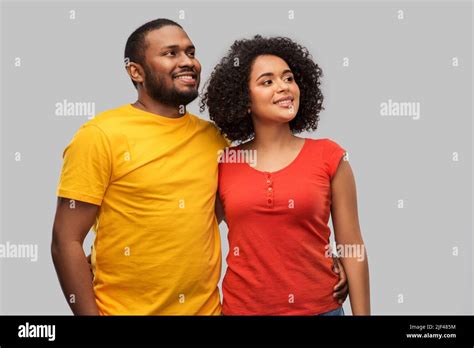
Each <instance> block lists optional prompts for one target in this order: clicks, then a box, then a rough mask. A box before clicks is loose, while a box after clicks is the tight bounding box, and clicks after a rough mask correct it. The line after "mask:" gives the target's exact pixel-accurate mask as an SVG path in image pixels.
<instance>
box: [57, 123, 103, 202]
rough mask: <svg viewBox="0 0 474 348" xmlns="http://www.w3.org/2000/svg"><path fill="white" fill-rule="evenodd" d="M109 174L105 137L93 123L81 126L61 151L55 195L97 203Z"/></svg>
mask: <svg viewBox="0 0 474 348" xmlns="http://www.w3.org/2000/svg"><path fill="white" fill-rule="evenodd" d="M111 174H112V156H111V149H110V144H109V141H108V139H107V136H106V135H105V134H104V132H103V131H102V130H101V129H100V128H99V127H97V126H95V125H84V126H82V127H81V128H80V129H79V130H78V131H77V133H76V134H75V136H74V138H73V139H72V141H71V142H70V143H69V145H68V146H67V147H66V149H65V150H64V154H63V167H62V170H61V175H60V179H59V185H58V189H57V195H58V196H59V197H64V198H70V199H75V200H78V201H83V202H86V203H91V204H95V205H101V203H102V200H103V198H104V195H105V192H106V190H107V187H108V185H109V182H110V177H111Z"/></svg>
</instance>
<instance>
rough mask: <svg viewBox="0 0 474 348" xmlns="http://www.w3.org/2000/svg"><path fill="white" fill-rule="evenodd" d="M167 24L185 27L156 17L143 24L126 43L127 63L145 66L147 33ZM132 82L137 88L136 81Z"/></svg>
mask: <svg viewBox="0 0 474 348" xmlns="http://www.w3.org/2000/svg"><path fill="white" fill-rule="evenodd" d="M167 25H174V26H177V27H179V28H181V29H183V27H182V26H181V25H179V24H178V23H176V22H174V21H172V20H170V19H166V18H158V19H155V20H153V21H151V22H148V23H145V24H143V25H142V26H141V27H139V28H138V29H136V30H135V31H134V32H133V33H132V34H131V35H130V36H129V37H128V40H127V44H126V45H125V57H124V59H125V63H126V64H127V62H134V63H137V64H140V65H142V66H144V63H145V50H146V48H147V46H146V40H145V37H146V35H147V34H148V33H149V32H150V31H153V30H157V29H160V28H162V27H164V26H167ZM132 82H133V85H134V86H135V88H137V84H136V82H135V81H133V80H132Z"/></svg>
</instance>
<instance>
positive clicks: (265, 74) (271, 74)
mask: <svg viewBox="0 0 474 348" xmlns="http://www.w3.org/2000/svg"><path fill="white" fill-rule="evenodd" d="M264 76H273V73H271V72H266V73H263V74H262V75H260V76H259V77H257V78H256V80H255V81H258V80H259V79H260V78H261V77H264Z"/></svg>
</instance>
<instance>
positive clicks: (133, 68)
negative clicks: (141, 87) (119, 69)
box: [125, 62, 145, 84]
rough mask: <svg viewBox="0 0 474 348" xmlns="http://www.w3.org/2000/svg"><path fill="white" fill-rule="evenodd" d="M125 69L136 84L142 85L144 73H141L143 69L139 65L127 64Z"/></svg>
mask: <svg viewBox="0 0 474 348" xmlns="http://www.w3.org/2000/svg"><path fill="white" fill-rule="evenodd" d="M125 69H127V73H128V76H130V78H131V79H132V80H133V81H135V82H136V83H137V84H139V83H143V81H144V76H145V73H144V71H143V68H142V66H141V65H140V64H137V63H134V62H129V63H128V64H127V65H126V66H125Z"/></svg>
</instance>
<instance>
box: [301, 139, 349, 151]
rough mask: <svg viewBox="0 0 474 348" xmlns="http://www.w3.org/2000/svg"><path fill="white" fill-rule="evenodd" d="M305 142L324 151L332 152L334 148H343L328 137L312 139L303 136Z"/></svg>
mask: <svg viewBox="0 0 474 348" xmlns="http://www.w3.org/2000/svg"><path fill="white" fill-rule="evenodd" d="M305 139H306V141H307V142H309V144H310V147H312V148H313V149H318V150H320V151H323V152H324V153H332V152H334V151H336V150H344V148H343V147H342V146H341V145H340V144H339V143H338V142H336V141H334V140H332V139H330V138H320V139H312V138H305Z"/></svg>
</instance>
